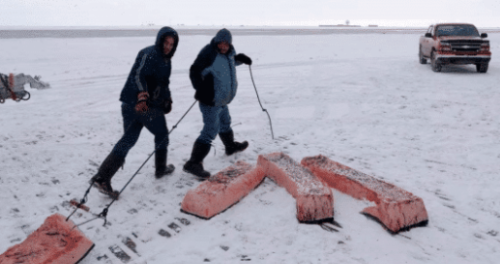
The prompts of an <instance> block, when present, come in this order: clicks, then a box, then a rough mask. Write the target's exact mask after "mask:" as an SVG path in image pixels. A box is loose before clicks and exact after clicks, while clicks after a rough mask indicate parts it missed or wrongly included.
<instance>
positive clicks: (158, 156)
mask: <svg viewBox="0 0 500 264" xmlns="http://www.w3.org/2000/svg"><path fill="white" fill-rule="evenodd" d="M167 154H168V151H167V150H166V149H157V150H156V152H155V166H156V171H155V177H156V179H160V178H162V177H163V176H165V175H168V174H172V172H174V170H175V167H174V165H172V164H168V166H167Z"/></svg>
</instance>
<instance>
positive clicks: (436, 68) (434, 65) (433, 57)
mask: <svg viewBox="0 0 500 264" xmlns="http://www.w3.org/2000/svg"><path fill="white" fill-rule="evenodd" d="M431 67H432V70H433V71H435V72H440V71H441V68H442V65H441V64H440V63H439V62H437V61H436V51H432V53H431Z"/></svg>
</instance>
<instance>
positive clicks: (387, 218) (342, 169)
mask: <svg viewBox="0 0 500 264" xmlns="http://www.w3.org/2000/svg"><path fill="white" fill-rule="evenodd" d="M301 164H302V165H303V166H305V167H307V168H309V169H310V170H311V171H312V172H313V173H314V175H316V176H317V177H319V178H321V179H322V180H323V181H325V182H326V183H327V184H328V185H329V186H330V187H332V188H335V189H337V190H339V191H341V192H343V193H346V194H348V195H350V196H352V197H354V198H356V199H367V200H369V201H372V202H375V203H376V206H373V207H368V208H365V209H364V210H363V212H362V213H364V214H367V215H370V216H372V217H374V218H376V219H377V220H379V221H380V222H381V223H382V224H383V225H385V226H386V227H387V228H388V229H389V230H390V231H391V232H393V233H397V232H399V231H402V230H408V229H409V228H411V227H413V226H421V225H426V224H427V222H428V216H427V211H426V210H425V205H424V202H423V201H422V199H421V198H420V197H417V196H415V195H413V194H412V193H410V192H407V191H405V190H403V189H401V188H399V187H397V186H394V185H392V184H390V183H386V182H384V181H381V180H378V179H375V178H374V177H372V176H369V175H367V174H364V173H362V172H359V171H356V170H354V169H351V168H349V167H347V166H344V165H342V164H340V163H337V162H335V161H332V160H330V159H329V158H327V157H325V156H322V155H318V156H314V157H306V158H304V159H302V162H301Z"/></svg>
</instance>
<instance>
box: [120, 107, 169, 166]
mask: <svg viewBox="0 0 500 264" xmlns="http://www.w3.org/2000/svg"><path fill="white" fill-rule="evenodd" d="M122 117H123V128H124V130H125V133H124V134H123V136H122V138H121V139H120V141H118V143H117V144H116V146H115V147H114V148H113V150H112V152H113V153H114V154H116V155H118V156H120V157H126V156H127V153H128V152H129V150H130V149H131V148H132V147H133V146H134V145H135V143H136V142H137V140H138V139H139V135H140V134H141V130H142V128H143V127H146V128H147V129H148V130H149V132H151V133H152V134H153V135H155V148H156V149H167V146H168V143H169V141H168V129H167V121H166V120H165V115H164V113H163V110H162V109H160V108H154V107H152V108H149V110H148V111H147V112H146V113H145V114H139V113H137V112H136V111H135V109H134V106H132V105H129V104H125V103H123V104H122Z"/></svg>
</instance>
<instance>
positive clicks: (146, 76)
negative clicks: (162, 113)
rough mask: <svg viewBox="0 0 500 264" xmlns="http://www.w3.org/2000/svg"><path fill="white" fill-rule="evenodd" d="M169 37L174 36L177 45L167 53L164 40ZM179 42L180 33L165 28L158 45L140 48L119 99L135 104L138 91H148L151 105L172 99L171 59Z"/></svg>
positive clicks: (160, 34) (161, 32) (160, 33)
mask: <svg viewBox="0 0 500 264" xmlns="http://www.w3.org/2000/svg"><path fill="white" fill-rule="evenodd" d="M167 36H172V37H173V38H174V46H173V47H172V50H171V51H170V53H169V54H166V55H165V54H163V41H164V40H165V37H167ZM178 43H179V36H178V34H177V32H176V31H175V30H174V29H173V28H170V27H163V28H162V29H161V30H160V31H159V32H158V35H157V37H156V43H155V45H153V46H149V47H146V48H144V49H142V50H141V51H139V54H138V55H137V58H136V59H135V63H134V65H133V66H132V70H131V71H130V74H129V75H128V78H127V82H126V83H125V87H123V90H122V92H121V95H120V101H122V102H124V103H127V104H130V105H135V104H136V103H137V94H138V93H139V92H148V94H149V99H148V105H149V106H150V107H162V106H163V105H164V103H165V101H166V100H169V99H170V89H169V83H170V73H171V71H172V63H171V58H172V57H173V56H174V53H175V50H176V49H177V44H178Z"/></svg>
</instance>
